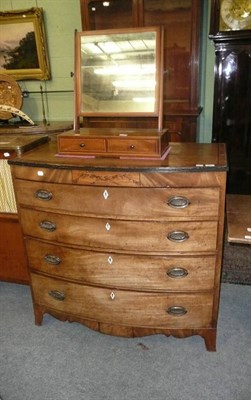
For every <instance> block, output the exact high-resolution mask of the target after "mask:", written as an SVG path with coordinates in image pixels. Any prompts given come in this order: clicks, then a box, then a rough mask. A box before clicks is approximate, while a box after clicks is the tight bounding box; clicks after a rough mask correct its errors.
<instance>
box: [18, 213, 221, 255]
mask: <svg viewBox="0 0 251 400" xmlns="http://www.w3.org/2000/svg"><path fill="white" fill-rule="evenodd" d="M20 217H21V221H22V226H23V231H24V234H25V235H26V236H32V237H37V238H41V239H45V240H50V241H55V242H60V243H66V244H67V243H68V244H74V245H79V246H85V247H89V248H93V249H106V250H107V249H110V250H114V251H123V250H124V251H126V252H142V253H158V252H164V253H166V252H177V253H180V252H190V253H191V252H203V251H204V252H205V251H206V252H215V251H216V239H217V221H198V222H190V221H184V222H183V221H182V222H175V221H170V222H160V221H158V222H152V221H124V220H111V219H103V218H85V217H77V216H69V215H61V214H55V213H47V212H42V211H35V210H31V209H25V208H22V209H21V210H20Z"/></svg>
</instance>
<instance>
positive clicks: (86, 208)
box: [15, 180, 219, 220]
mask: <svg viewBox="0 0 251 400" xmlns="http://www.w3.org/2000/svg"><path fill="white" fill-rule="evenodd" d="M15 187H16V193H17V198H18V202H19V204H22V205H27V206H29V207H35V208H36V207H37V208H44V209H47V210H59V211H65V212H74V213H82V214H84V215H100V216H106V217H113V216H114V217H115V218H123V219H145V220H158V219H161V220H163V218H168V219H170V218H171V217H174V218H187V217H189V218H196V219H197V218H198V217H200V218H204V219H205V218H208V217H217V215H218V204H219V190H218V188H205V189H199V188H195V189H191V188H190V189H189V188H185V189H184V188H182V189H171V188H167V189H164V188H163V189H161V188H159V189H152V188H130V190H128V188H110V187H108V188H106V187H90V186H82V187H81V186H78V185H71V186H69V185H64V184H60V185H59V184H52V183H45V182H41V183H39V184H38V183H37V182H31V181H23V180H22V181H20V180H17V181H16V185H15ZM76 199H78V201H76Z"/></svg>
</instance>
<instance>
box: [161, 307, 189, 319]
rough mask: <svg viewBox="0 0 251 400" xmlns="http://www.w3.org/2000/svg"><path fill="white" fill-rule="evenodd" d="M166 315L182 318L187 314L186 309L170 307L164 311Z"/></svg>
mask: <svg viewBox="0 0 251 400" xmlns="http://www.w3.org/2000/svg"><path fill="white" fill-rule="evenodd" d="M166 312H167V314H169V315H173V316H175V317H182V315H185V314H186V313H187V309H186V308H185V307H182V306H171V307H169V308H168V309H167V310H166Z"/></svg>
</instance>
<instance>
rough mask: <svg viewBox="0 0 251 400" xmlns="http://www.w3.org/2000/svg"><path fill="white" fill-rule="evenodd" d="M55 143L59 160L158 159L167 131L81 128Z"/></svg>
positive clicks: (165, 146)
mask: <svg viewBox="0 0 251 400" xmlns="http://www.w3.org/2000/svg"><path fill="white" fill-rule="evenodd" d="M57 140H58V155H59V156H60V155H62V156H64V155H66V156H67V155H68V156H73V155H74V156H79V157H85V156H86V157H90V156H92V157H120V158H131V157H133V158H156V159H160V158H164V157H165V156H166V155H167V153H168V149H169V142H168V131H167V130H158V129H116V128H113V129H108V128H97V129H96V128H81V129H80V130H79V131H68V132H64V133H61V134H59V135H58V138H57Z"/></svg>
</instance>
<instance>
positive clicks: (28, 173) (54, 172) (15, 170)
mask: <svg viewBox="0 0 251 400" xmlns="http://www.w3.org/2000/svg"><path fill="white" fill-rule="evenodd" d="M11 172H12V174H13V176H14V177H15V178H16V179H25V180H30V181H35V182H57V183H72V172H71V171H70V170H67V169H54V168H53V169H51V168H43V167H32V168H31V167H23V166H19V165H11ZM17 182H18V181H17Z"/></svg>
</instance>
